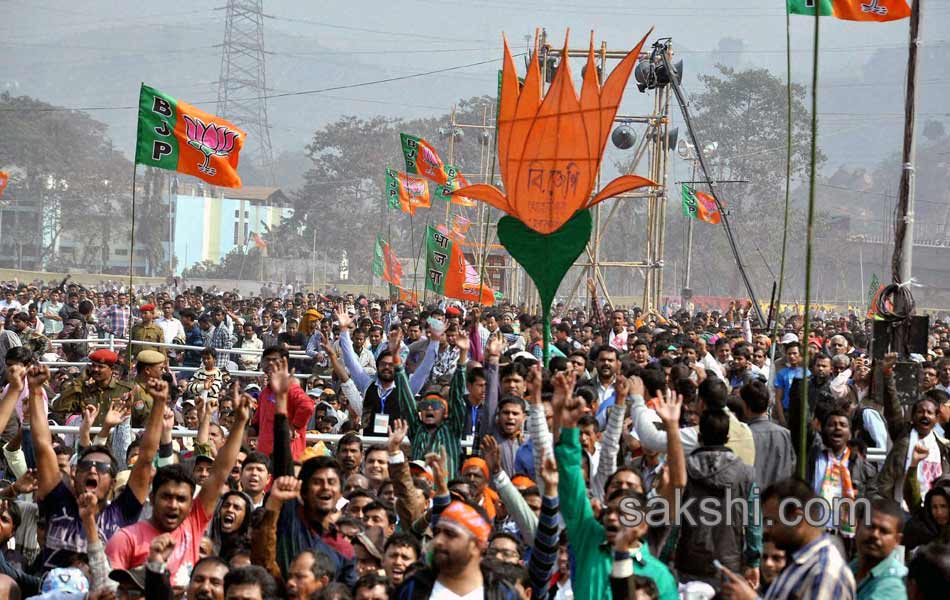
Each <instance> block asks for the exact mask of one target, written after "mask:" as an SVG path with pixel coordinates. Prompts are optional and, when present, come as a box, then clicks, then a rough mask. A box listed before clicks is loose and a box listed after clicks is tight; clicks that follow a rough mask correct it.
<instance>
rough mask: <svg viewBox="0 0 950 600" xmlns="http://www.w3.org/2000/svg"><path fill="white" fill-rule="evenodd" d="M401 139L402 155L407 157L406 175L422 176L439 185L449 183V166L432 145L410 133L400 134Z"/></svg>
mask: <svg viewBox="0 0 950 600" xmlns="http://www.w3.org/2000/svg"><path fill="white" fill-rule="evenodd" d="M399 139H400V140H401V141H402V154H403V156H405V157H406V173H411V174H413V175H421V176H422V177H425V178H426V179H431V180H432V181H434V182H436V183H439V184H443V183H446V182H448V180H449V174H448V169H447V166H446V164H445V163H443V162H442V159H441V158H439V155H438V154H437V153H436V151H435V148H433V147H432V144H430V143H429V142H427V141H425V140H424V139H422V138H420V137H416V136H414V135H409V134H408V133H400V134H399Z"/></svg>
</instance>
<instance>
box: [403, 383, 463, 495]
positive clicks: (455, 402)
mask: <svg viewBox="0 0 950 600" xmlns="http://www.w3.org/2000/svg"><path fill="white" fill-rule="evenodd" d="M396 399H397V401H398V402H399V410H400V412H401V413H402V415H403V418H405V419H406V421H408V423H409V440H410V444H411V448H412V459H411V460H425V456H426V454H428V453H429V452H438V451H439V448H445V453H446V456H447V457H448V464H447V465H446V467H447V468H448V477H449V479H452V478H453V477H455V474H456V473H457V472H458V469H459V466H460V464H461V463H460V462H459V461H460V460H461V456H462V430H463V429H464V427H465V366H464V365H458V366H457V367H456V368H455V375H453V376H452V384H451V386H450V388H449V412H448V414H447V415H446V416H445V420H443V421H442V424H441V425H439V426H438V427H436V428H435V429H431V430H430V429H427V428H426V427H425V426H423V424H422V421H421V420H420V419H419V408H418V407H417V406H416V398H415V396H413V394H412V390H411V389H410V388H409V378H408V377H406V369H405V367H403V365H401V364H400V365H399V366H397V367H396Z"/></svg>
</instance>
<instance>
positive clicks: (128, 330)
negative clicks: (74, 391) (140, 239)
mask: <svg viewBox="0 0 950 600" xmlns="http://www.w3.org/2000/svg"><path fill="white" fill-rule="evenodd" d="M137 174H138V163H137V162H135V161H134V160H133V161H132V224H131V227H129V322H128V323H127V324H126V328H125V335H126V338H127V339H126V344H125V349H126V366H127V367H128V368H129V370H130V371H131V369H132V307H133V306H135V293H134V288H133V280H132V274H133V273H134V272H135V271H134V269H135V188H136V175H137Z"/></svg>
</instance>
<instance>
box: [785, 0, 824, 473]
mask: <svg viewBox="0 0 950 600" xmlns="http://www.w3.org/2000/svg"><path fill="white" fill-rule="evenodd" d="M820 22H821V11H820V10H818V7H817V6H816V7H815V41H814V46H815V47H814V56H813V58H812V65H811V159H810V163H811V164H810V171H809V182H808V226H807V232H806V236H805V334H804V337H803V338H802V339H804V340H807V339H808V338H809V337H810V336H811V263H812V246H813V244H812V240H813V239H814V228H815V189H816V187H815V183H816V180H817V175H818V174H817V173H816V172H815V169H816V168H817V156H818V40H819V35H818V34H819V23H820ZM802 365H803V366H802V373H803V375H804V374H807V373H808V344H802ZM801 388H802V405H801V408H800V410H799V411H798V412H799V423H798V427H799V438H798V448H799V456H798V476H799V478H800V479H802V480H803V481H804V480H805V478H806V477H805V471H806V463H807V462H808V459H807V456H806V455H807V452H806V448H807V447H808V446H807V444H808V380H807V379H806V378H804V377H803V379H802V386H801ZM789 406H791V405H789Z"/></svg>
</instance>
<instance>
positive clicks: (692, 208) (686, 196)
mask: <svg viewBox="0 0 950 600" xmlns="http://www.w3.org/2000/svg"><path fill="white" fill-rule="evenodd" d="M680 191H681V192H682V194H683V216H684V217H687V218H689V219H695V218H696V213H697V211H698V207H699V201H698V200H696V194H695V193H693V189H692V188H691V187H689V186H688V185H686V184H685V183H684V184H683V187H682V188H681V190H680Z"/></svg>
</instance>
